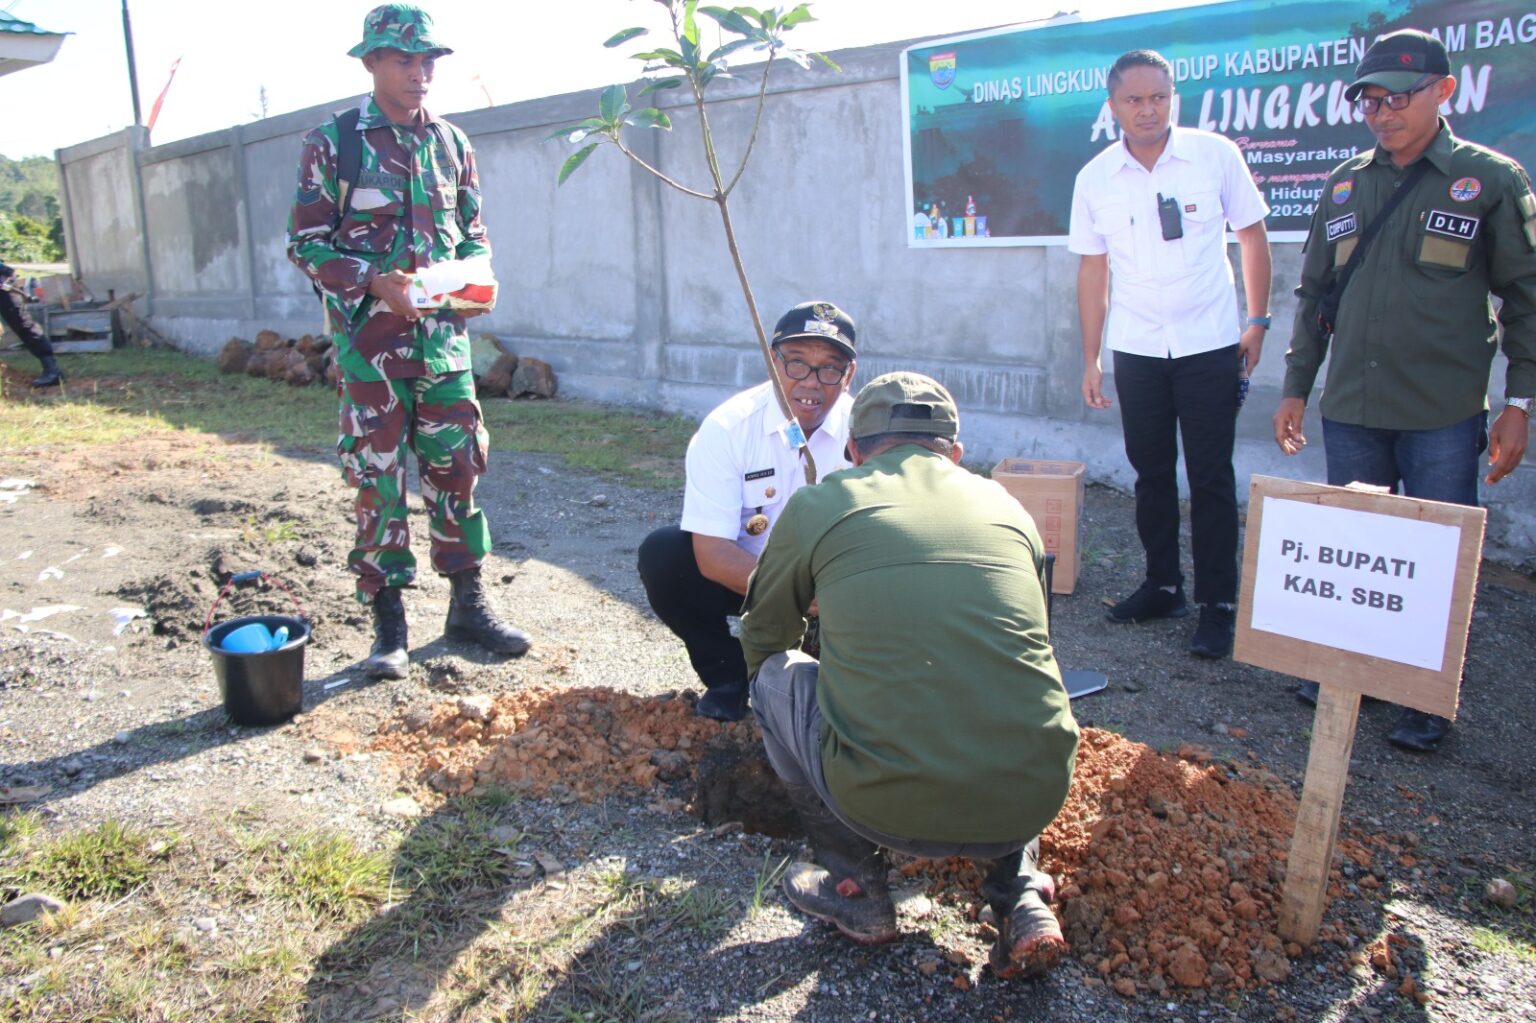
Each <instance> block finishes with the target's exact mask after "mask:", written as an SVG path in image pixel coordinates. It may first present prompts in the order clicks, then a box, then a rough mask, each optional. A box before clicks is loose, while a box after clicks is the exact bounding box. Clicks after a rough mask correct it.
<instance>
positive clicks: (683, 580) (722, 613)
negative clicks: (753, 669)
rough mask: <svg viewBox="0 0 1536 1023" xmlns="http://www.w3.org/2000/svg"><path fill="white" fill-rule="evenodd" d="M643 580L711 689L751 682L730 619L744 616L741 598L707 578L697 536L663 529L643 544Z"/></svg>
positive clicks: (654, 606)
mask: <svg viewBox="0 0 1536 1023" xmlns="http://www.w3.org/2000/svg"><path fill="white" fill-rule="evenodd" d="M638 567H639V569H640V582H641V583H642V584H644V586H645V595H646V597H647V599H649V600H650V602H651V610H653V611H655V612H656V617H657V618H660V619H661V620H662V622H663V623H664V624H665V625H666V626H667V628H669V629H671V630H672V631H673V632H675V633H677V637H678V638H679V639H681V640H682V641H683V645H684V646H686V647H687V648H688V660H689V661H691V662H692V664H693V670H694V671H696V672H697V673H698V675H699V681H701V682H703V683H704V688H706V689H716V688H719V687H720V686H740V687H742V689H743V691H745V688H746V684H747V660H746V657H745V656H744V655H743V654H742V652H741V643H740V642H739V641H738V640H737V639H736V637H735V636H732V635H731V632H730V628H729V627H728V626H727V625H726V623H725V617H726V615H739V614H741V603H742V596H741V594H739V593H737V592H736V591H734V590H732V589H730V588H729V587H726V586H721V585H720V584H719V583H717V582H714V581H713V580H710V579H706V578H704V576H703V574H702V573H700V571H699V563H698V561H697V559H695V558H694V556H693V534H692V533H686V532H684V531H683V530H681V529H679V528H678V527H677V526H663V527H662V528H661V529H658V530H656V531H655V532H654V533H652V534H651V535H650V536H648V537H646V538H645V541H644V542H643V543H641V544H640V556H639V565H638Z"/></svg>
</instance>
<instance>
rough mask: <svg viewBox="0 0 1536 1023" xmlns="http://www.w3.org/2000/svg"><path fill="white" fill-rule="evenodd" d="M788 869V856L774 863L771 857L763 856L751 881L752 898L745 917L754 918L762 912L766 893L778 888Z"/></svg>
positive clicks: (765, 854)
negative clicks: (759, 866)
mask: <svg viewBox="0 0 1536 1023" xmlns="http://www.w3.org/2000/svg"><path fill="white" fill-rule="evenodd" d="M788 869H789V857H788V856H785V857H784V858H783V859H781V860H779V862H778V863H774V862H773V857H772V856H770V855H769V854H767V853H764V854H763V865H762V867H761V868H759V869H758V872H757V876H756V877H754V878H753V879H752V898H751V900H750V901H748V903H747V916H749V917H755V916H757V914H758V913H760V912H762V909H763V905H764V903H765V902H766V901H767V899H768V893H770V892H772V891H773V890H774V888H776V887H777V886H778V883H779V881H780V880H782V879H783V877H784V872H785V871H786V870H788Z"/></svg>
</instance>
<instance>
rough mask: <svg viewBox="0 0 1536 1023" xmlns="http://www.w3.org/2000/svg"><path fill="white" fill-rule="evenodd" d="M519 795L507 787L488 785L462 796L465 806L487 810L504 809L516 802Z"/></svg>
mask: <svg viewBox="0 0 1536 1023" xmlns="http://www.w3.org/2000/svg"><path fill="white" fill-rule="evenodd" d="M520 798H521V797H520V796H519V795H518V794H517V793H516V792H513V791H512V790H511V789H509V788H504V787H502V786H500V785H489V786H487V787H486V788H485V790H484V791H482V792H477V793H475V794H474V795H471V796H465V797H464V805H465V806H466V807H475V808H477V809H481V810H485V811H488V812H495V811H497V810H505V809H506V808H507V807H509V806H511V805H513V804H514V803H516V802H517V801H518V800H519V799H520Z"/></svg>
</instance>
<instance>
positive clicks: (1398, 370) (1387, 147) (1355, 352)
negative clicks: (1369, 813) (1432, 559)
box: [1274, 29, 1536, 753]
mask: <svg viewBox="0 0 1536 1023" xmlns="http://www.w3.org/2000/svg"><path fill="white" fill-rule="evenodd" d="M1455 91H1456V79H1455V78H1453V77H1452V76H1451V63H1450V58H1449V56H1448V55H1447V53H1446V50H1445V46H1444V45H1442V44H1441V42H1440V40H1438V39H1436V38H1435V37H1434V36H1432V35H1428V34H1427V33H1424V32H1419V31H1416V30H1413V29H1407V30H1404V31H1401V32H1393V33H1391V34H1389V35H1385V36H1382V37H1381V38H1380V39H1378V40H1377V41H1376V42H1375V44H1374V45H1372V46H1371V48H1370V49H1369V50H1367V51H1366V54H1365V57H1364V59H1363V60H1361V61H1360V64H1359V66H1358V67H1357V68H1356V69H1355V80H1354V82H1352V83H1351V84H1350V86H1349V88H1348V89H1346V90H1345V93H1344V96H1345V98H1346V99H1348V100H1350V101H1352V102H1353V103H1354V104H1355V109H1356V110H1357V111H1358V112H1359V114H1360V116H1361V119H1362V120H1364V122H1365V124H1366V126H1367V127H1368V128H1370V130H1371V134H1373V135H1374V136H1376V146H1375V147H1374V148H1373V149H1371V150H1369V151H1367V152H1364V153H1361V154H1359V155H1358V156H1355V157H1352V158H1351V159H1349V160H1346V161H1345V162H1344V163H1342V164H1340V165H1339V166H1338V167H1337V168H1335V169H1334V171H1333V173H1331V174H1330V175H1329V176H1328V180H1327V182H1326V183H1325V184H1324V186H1323V194H1322V197H1321V198H1320V199H1319V201H1318V205H1317V210H1316V212H1314V213H1313V215H1312V227H1311V231H1310V233H1309V234H1308V236H1307V243H1306V246H1305V250H1304V251H1305V253H1306V254H1305V256H1304V258H1303V261H1302V268H1301V285H1300V286H1299V287H1298V288H1297V289H1296V294H1297V296H1298V297H1299V298H1300V301H1299V302H1298V303H1297V305H1296V323H1295V326H1294V328H1293V330H1292V334H1291V347H1290V351H1288V352H1286V355H1285V364H1286V372H1285V390H1284V397H1283V398H1282V399H1281V401H1280V407H1279V410H1278V411H1276V413H1275V420H1274V427H1275V442H1276V443H1277V444H1279V445H1280V450H1281V451H1283V452H1285V453H1286V454H1288V455H1294V454H1296V453H1297V452H1298V451H1300V450H1301V449H1302V447H1303V446H1304V445H1305V444H1306V443H1307V439H1306V437H1305V436H1304V435H1303V434H1302V414H1303V413H1304V412H1305V411H1306V402H1307V396H1308V395H1309V394H1310V393H1311V391H1312V385H1313V381H1314V380H1316V378H1317V374H1318V370H1319V368H1320V367H1321V366H1322V364H1323V357H1324V356H1325V355H1326V356H1328V357H1329V362H1328V377H1327V386H1326V388H1325V390H1324V391H1323V398H1322V403H1321V405H1322V414H1323V443H1324V445H1325V448H1326V454H1327V463H1328V482H1329V483H1330V484H1333V485H1335V486H1347V485H1348V484H1350V483H1353V482H1355V481H1359V482H1361V483H1370V484H1375V485H1377V486H1384V487H1388V488H1391V489H1393V490H1400V491H1401V492H1402V493H1403V494H1404V495H1406V496H1408V497H1419V498H1424V499H1426V500H1430V501H1447V502H1450V503H1452V504H1465V505H1476V504H1477V464H1478V456H1479V455H1481V454H1482V452H1483V451H1484V450H1485V449H1486V450H1487V451H1488V461H1489V467H1488V477H1487V481H1488V483H1489V484H1493V483H1497V482H1498V481H1499V480H1501V479H1503V478H1504V477H1505V476H1507V475H1509V474H1510V473H1511V472H1513V471H1514V469H1515V467H1516V466H1518V465H1519V464H1520V460H1521V459H1522V458H1523V457H1524V456H1525V449H1526V442H1527V439H1528V434H1529V422H1530V417H1531V397H1532V395H1533V394H1536V198H1533V197H1532V194H1531V181H1530V178H1529V177H1527V176H1526V173H1525V171H1524V169H1523V168H1521V166H1520V165H1519V164H1518V163H1516V162H1515V161H1513V160H1511V159H1509V158H1508V157H1506V156H1504V155H1502V154H1500V153H1496V152H1494V151H1493V150H1491V149H1487V148H1485V147H1483V146H1479V145H1475V144H1473V143H1471V142H1467V141H1465V140H1463V139H1459V138H1457V137H1456V136H1455V135H1454V134H1453V133H1452V132H1451V128H1450V125H1448V124H1446V122H1445V120H1444V119H1443V118H1441V116H1440V108H1441V106H1442V105H1443V104H1445V103H1447V102H1448V101H1449V100H1450V98H1451V94H1452V93H1453V92H1455ZM1420 169H1422V174H1423V176H1422V178H1418V179H1417V180H1416V181H1414V180H1411V179H1410V175H1413V174H1415V173H1419V172H1420ZM1399 188H1407V189H1410V191H1409V192H1408V193H1407V195H1406V196H1405V197H1404V199H1403V200H1402V201H1401V202H1400V203H1399V204H1398V206H1397V207H1396V208H1395V209H1394V210H1393V211H1392V212H1391V214H1390V215H1389V216H1388V217H1387V219H1386V221H1385V223H1383V224H1382V225H1381V227H1380V229H1379V233H1378V234H1377V235H1376V236H1375V237H1374V238H1373V239H1372V240H1371V243H1370V244H1369V246H1368V247H1367V248H1366V249H1365V250H1364V252H1365V254H1364V255H1363V256H1362V257H1361V258H1360V260H1359V265H1358V267H1357V269H1356V270H1355V271H1354V273H1353V275H1352V276H1350V277H1349V281H1348V287H1346V288H1345V289H1344V292H1343V294H1342V295H1341V296H1340V297H1339V300H1338V310H1337V315H1336V316H1335V317H1334V321H1333V323H1332V325H1331V327H1330V328H1326V329H1325V328H1324V327H1322V326H1321V325H1320V324H1319V315H1318V310H1319V303H1320V301H1321V300H1322V299H1323V297H1324V296H1325V295H1328V294H1329V292H1330V290H1331V289H1333V288H1334V286H1335V281H1336V280H1338V278H1339V276H1340V273H1341V271H1342V270H1343V268H1344V267H1345V266H1346V265H1347V264H1348V263H1349V260H1350V257H1351V255H1352V254H1353V253H1354V252H1355V251H1356V247H1357V246H1358V245H1360V244H1361V238H1362V235H1363V234H1364V232H1365V231H1366V230H1367V228H1369V227H1370V226H1371V224H1372V223H1373V222H1374V221H1375V220H1376V219H1377V218H1378V217H1379V216H1380V211H1381V208H1382V207H1383V206H1384V205H1386V203H1387V202H1388V200H1389V199H1390V198H1391V196H1392V194H1393V193H1394V191H1396V190H1397V189H1399ZM1490 293H1492V294H1494V295H1497V296H1498V297H1499V298H1500V299H1502V300H1503V303H1504V304H1503V307H1502V309H1501V310H1500V312H1499V315H1498V317H1497V318H1495V317H1494V315H1493V308H1492V305H1491V304H1490V302H1489V300H1488V296H1489V294H1490ZM1500 323H1502V324H1503V327H1504V354H1505V356H1506V357H1507V358H1508V360H1509V368H1508V372H1507V374H1506V376H1505V386H1504V392H1505V394H1506V395H1507V398H1506V401H1505V407H1504V409H1503V410H1502V412H1501V413H1500V414H1499V417H1498V419H1497V420H1496V421H1495V422H1494V424H1493V428H1492V430H1491V431H1490V430H1489V427H1488V411H1487V408H1488V404H1487V394H1488V376H1489V369H1490V367H1491V366H1492V364H1493V357H1494V353H1495V351H1496V350H1497V341H1498V334H1499V325H1500ZM1297 695H1298V696H1299V697H1301V699H1303V700H1304V701H1306V702H1308V703H1316V702H1317V683H1315V682H1306V683H1303V684H1302V685H1301V686H1300V687H1299V688H1298V689H1297ZM1449 730H1450V722H1449V721H1447V720H1446V719H1445V718H1443V717H1439V716H1438V715H1434V714H1426V713H1424V712H1423V711H1418V710H1413V709H1411V708H1404V709H1403V711H1402V714H1401V716H1400V717H1399V718H1398V722H1397V725H1396V726H1395V727H1394V728H1393V730H1392V732H1391V734H1390V735H1388V737H1387V740H1388V741H1389V742H1391V743H1392V744H1393V745H1395V746H1398V747H1400V748H1402V749H1407V750H1415V751H1418V752H1424V753H1427V752H1431V751H1433V750H1434V749H1435V748H1436V747H1437V746H1438V745H1439V743H1440V740H1441V739H1443V738H1444V737H1445V735H1446V733H1447V732H1448V731H1449Z"/></svg>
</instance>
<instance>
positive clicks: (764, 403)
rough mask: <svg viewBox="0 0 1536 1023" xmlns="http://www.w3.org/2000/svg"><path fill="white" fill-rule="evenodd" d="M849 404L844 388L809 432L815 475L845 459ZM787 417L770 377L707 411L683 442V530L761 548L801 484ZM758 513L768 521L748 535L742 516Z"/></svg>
mask: <svg viewBox="0 0 1536 1023" xmlns="http://www.w3.org/2000/svg"><path fill="white" fill-rule="evenodd" d="M852 407H853V399H852V398H851V397H849V395H848V394H846V393H844V394H841V395H839V396H838V399H837V401H836V402H834V403H833V405H832V409H831V411H829V412H828V413H827V418H826V419H825V420H823V421H822V424H821V426H820V427H818V428H817V430H816V432H815V433H813V434H811V436H810V438H809V439H808V440H807V444H808V446H809V447H810V449H811V457H813V458H815V459H816V476H817V479H822V478H824V477H825V476H826V475H827V473H829V472H832V471H833V470H834V469H845V468H847V467H848V464H849V463H848V459H847V457H846V455H845V452H844V450H843V448H844V445H845V444H846V443H847V440H848V413H849V410H850V409H851V408H852ZM784 425H785V419H784V413H783V412H782V411H780V409H779V404H778V402H776V401H775V400H774V398H773V388H772V385H771V384H768V383H762V384H759V385H758V386H756V387H753V388H751V389H750V390H746V391H742V392H741V393H740V394H738V395H736V396H735V397H733V398H730V399H728V400H727V401H725V402H724V403H722V404H721V405H720V406H719V407H717V408H716V409H715V410H714V411H713V412H711V413H710V414H709V415H708V416H705V417H704V422H702V423H700V424H699V429H698V432H697V433H695V434H694V435H693V439H692V440H690V441H689V442H688V460H687V473H688V485H687V489H686V490H685V491H684V492H683V521H682V528H683V529H684V530H686V531H687V532H689V533H700V534H703V535H704V536H718V537H720V538H722V539H725V540H731V541H733V542H735V543H736V544H737V546H739V547H741V548H742V549H743V550H745V551H747V552H748V553H750V554H753V555H757V554H761V553H762V550H763V545H764V544H766V543H767V542H768V534H769V533H770V532H771V531H772V529H773V523H775V522H777V521H778V519H779V513H780V512H781V511H783V510H784V502H786V501H788V500H789V495H790V494H793V493H794V492H795V491H796V490H798V489H799V488H800V487H802V486H804V485H805V463H804V460H803V458H802V457H801V453H800V451H799V450H798V449H795V448H792V447H790V445H789V441H788V440H786V439H785V436H784V429H783V427H784ZM759 513H761V514H763V515H765V516H767V518H768V527H769V528H768V529H765V530H763V531H762V532H761V533H758V534H757V535H756V536H753V535H752V534H751V533H748V532H747V520H748V519H750V518H751V517H752V516H754V515H757V514H759Z"/></svg>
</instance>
